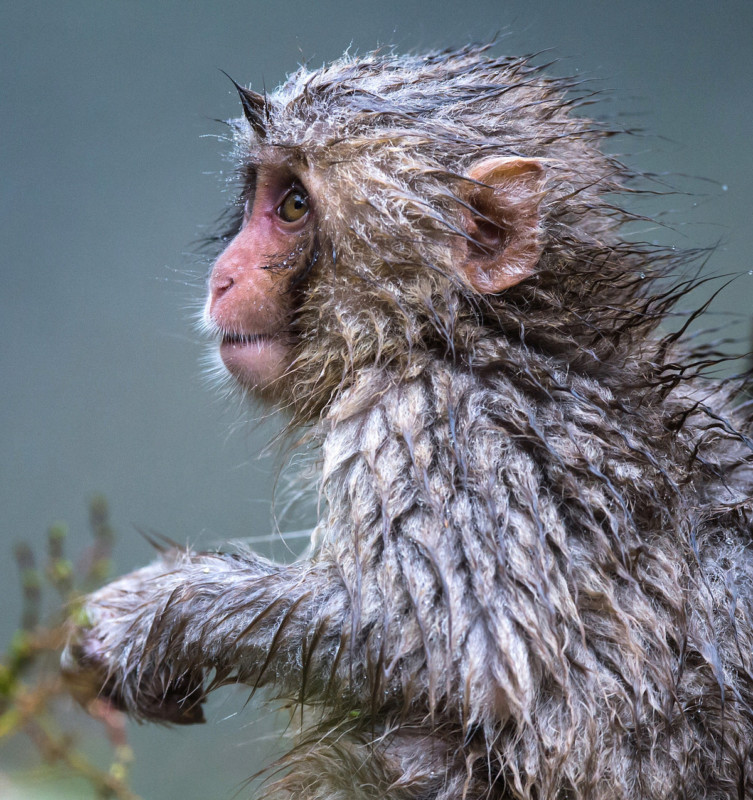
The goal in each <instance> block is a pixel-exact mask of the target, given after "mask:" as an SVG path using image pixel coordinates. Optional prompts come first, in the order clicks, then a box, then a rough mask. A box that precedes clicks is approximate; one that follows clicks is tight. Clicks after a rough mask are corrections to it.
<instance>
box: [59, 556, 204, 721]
mask: <svg viewBox="0 0 753 800" xmlns="http://www.w3.org/2000/svg"><path fill="white" fill-rule="evenodd" d="M185 560H186V554H166V555H165V557H164V559H163V560H162V561H160V562H157V563H155V564H152V565H151V566H148V567H145V568H144V569H140V570H138V571H136V572H132V573H131V574H130V575H126V576H124V577H123V578H120V579H119V580H117V581H114V582H113V583H110V584H108V585H107V586H104V587H102V588H101V589H99V590H98V591H97V592H95V593H93V594H91V595H89V596H88V597H86V598H84V600H83V602H82V604H81V606H80V607H79V609H78V611H77V612H75V613H74V615H73V619H72V620H71V622H70V631H69V636H68V642H67V645H66V647H65V650H64V652H63V655H62V659H61V666H62V671H63V675H64V678H65V680H66V683H67V685H68V687H69V690H70V692H71V694H72V695H73V696H74V697H75V698H76V699H77V700H78V701H79V702H80V703H81V704H82V705H83V706H84V707H85V708H94V706H95V705H96V703H95V701H98V700H99V701H105V702H106V703H107V704H108V705H109V706H111V707H113V708H116V709H118V710H122V711H126V712H127V713H129V714H130V715H132V716H134V717H137V718H141V719H151V720H157V721H162V722H168V723H174V724H191V723H196V722H203V721H204V715H203V712H202V708H201V704H202V703H203V701H204V699H205V691H204V677H205V676H204V673H205V670H204V669H203V668H201V667H198V668H196V666H194V665H192V664H191V663H190V661H189V660H188V659H185V658H182V657H181V656H180V654H179V653H176V651H175V650H174V648H173V645H174V644H175V639H176V636H177V634H178V633H179V632H178V631H173V630H170V629H169V628H165V626H164V625H161V624H160V622H161V621H162V620H163V619H164V618H165V616H166V615H168V616H169V611H170V608H171V606H172V604H173V603H176V602H179V601H180V594H181V578H180V574H181V569H180V567H181V565H182V563H184V562H185Z"/></svg>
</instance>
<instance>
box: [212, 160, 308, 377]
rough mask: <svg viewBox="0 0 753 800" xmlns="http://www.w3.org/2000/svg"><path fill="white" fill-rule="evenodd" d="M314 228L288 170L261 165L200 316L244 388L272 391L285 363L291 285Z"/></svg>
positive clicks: (290, 342) (214, 271)
mask: <svg viewBox="0 0 753 800" xmlns="http://www.w3.org/2000/svg"><path fill="white" fill-rule="evenodd" d="M312 224H313V212H312V210H311V207H310V199H309V197H308V194H307V192H306V190H305V189H304V188H303V186H302V185H301V184H300V182H298V181H297V180H296V178H295V177H294V175H293V174H292V173H291V172H290V170H289V169H288V168H286V167H284V166H280V165H265V166H262V167H260V168H259V171H258V173H257V175H256V186H255V191H254V193H253V196H252V197H250V198H249V200H248V201H247V203H246V206H245V208H244V215H243V226H242V228H241V230H240V231H239V232H238V234H237V235H236V237H235V238H234V239H233V241H232V242H230V244H229V245H228V246H227V248H226V249H225V250H224V252H223V253H222V254H221V255H220V257H219V258H218V259H217V262H216V263H215V265H214V268H213V269H212V273H211V275H210V277H209V298H208V301H207V306H206V310H205V317H206V320H207V322H208V323H209V326H210V327H211V328H213V329H216V330H217V331H218V332H219V334H220V336H221V339H220V356H221V358H222V361H223V363H224V364H225V367H226V368H227V370H228V371H229V372H230V373H231V375H233V377H234V378H235V379H236V380H237V381H238V382H239V383H240V384H241V385H243V386H244V387H246V388H248V389H254V390H261V391H264V390H271V391H273V392H274V389H275V386H274V384H275V383H276V382H277V381H278V380H279V379H280V378H281V377H282V375H283V374H284V373H285V371H286V369H287V368H288V366H289V364H290V359H291V350H292V345H293V341H294V337H293V335H292V333H291V332H290V319H291V315H292V312H293V310H294V308H293V298H292V296H291V292H290V287H291V281H292V279H293V278H294V277H295V276H296V275H298V274H300V271H301V270H303V269H304V268H305V264H306V260H307V258H308V257H309V251H310V241H311V236H310V233H311V226H312Z"/></svg>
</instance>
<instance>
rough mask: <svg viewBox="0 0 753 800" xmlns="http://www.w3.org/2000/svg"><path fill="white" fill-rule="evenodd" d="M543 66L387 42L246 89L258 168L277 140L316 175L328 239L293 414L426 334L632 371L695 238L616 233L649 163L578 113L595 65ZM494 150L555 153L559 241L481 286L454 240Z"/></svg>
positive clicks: (552, 168)
mask: <svg viewBox="0 0 753 800" xmlns="http://www.w3.org/2000/svg"><path fill="white" fill-rule="evenodd" d="M546 66H547V65H544V66H539V65H535V64H534V63H532V61H531V59H530V58H511V57H495V56H492V55H490V53H489V47H488V46H469V47H465V48H463V49H461V50H453V51H445V52H440V53H430V54H426V55H412V56H402V55H400V56H398V55H395V54H393V53H391V52H387V53H383V52H374V53H369V54H367V55H365V56H360V57H352V56H348V55H346V56H344V57H343V58H341V59H339V60H338V61H335V62H334V63H332V64H330V65H328V66H325V67H323V68H322V69H319V70H315V71H309V70H308V69H307V68H305V67H304V68H301V69H299V70H298V71H297V72H296V73H294V74H293V75H291V76H290V77H289V78H288V79H287V81H286V82H285V83H284V84H283V85H282V86H281V87H280V88H279V89H277V90H276V91H274V92H273V93H271V94H269V95H264V96H262V95H255V94H254V93H253V92H250V91H249V90H242V97H244V109H245V111H246V117H245V119H244V118H242V119H240V120H236V121H234V122H233V125H234V128H235V145H236V147H235V151H236V156H237V159H238V162H239V164H240V165H241V167H240V172H241V174H242V175H243V176H244V180H245V181H248V180H249V176H253V172H254V167H255V165H256V164H257V163H258V162H259V160H260V159H262V158H263V154H264V152H265V151H266V150H267V149H269V148H275V149H276V148H282V149H284V150H286V151H288V152H289V153H290V154H291V155H292V157H293V158H295V159H297V160H298V162H299V163H300V164H301V167H302V170H305V171H306V173H305V174H306V175H311V176H313V181H312V182H313V184H314V185H313V186H312V187H310V189H311V191H312V194H313V195H314V198H315V201H316V213H317V218H318V219H317V221H318V231H317V234H316V235H317V241H316V246H315V247H314V249H313V253H314V255H313V257H312V264H311V265H310V266H311V274H310V275H306V276H305V279H304V280H303V281H302V282H301V289H302V291H301V299H300V302H298V308H297V315H296V319H295V322H294V327H295V328H296V330H297V332H298V333H299V335H300V337H301V338H300V347H299V349H298V352H297V357H296V359H295V361H294V363H293V364H292V366H291V369H290V371H289V374H288V376H287V384H288V387H289V389H290V387H295V389H294V392H292V393H294V394H295V396H296V397H297V398H305V400H304V401H299V402H296V403H294V409H295V412H296V413H295V417H296V421H306V420H310V419H311V418H313V417H316V416H317V415H319V414H320V413H321V411H322V410H323V409H324V408H326V406H327V404H328V403H329V401H330V399H331V397H332V396H333V395H334V394H335V393H336V392H337V391H338V389H341V388H343V387H344V386H345V385H347V384H348V382H349V377H348V376H349V375H352V374H353V373H354V371H356V370H358V369H360V368H362V367H364V366H367V365H372V364H377V365H388V364H392V365H394V366H399V367H400V368H402V369H410V363H409V362H410V360H411V359H412V358H413V357H414V356H415V354H416V353H420V352H425V351H427V350H431V351H434V352H435V353H436V352H440V353H441V354H442V356H443V357H447V358H451V359H460V360H462V361H463V362H464V363H468V364H469V365H471V366H477V367H483V366H485V365H488V364H489V363H490V362H492V361H494V360H496V359H497V358H498V356H499V352H498V350H499V347H500V346H502V347H503V348H504V346H505V345H504V343H505V342H508V341H510V339H514V340H518V341H525V343H526V345H527V346H529V347H535V348H537V349H541V350H542V351H544V352H550V353H551V354H552V355H556V356H557V357H559V358H561V359H563V360H564V361H566V362H567V363H568V364H569V365H570V367H582V368H583V369H585V370H587V371H588V370H593V369H597V370H599V371H603V368H604V364H605V363H606V362H610V363H611V367H610V368H609V369H608V370H607V371H610V372H613V371H614V370H617V371H618V372H619V373H620V374H621V375H622V377H623V378H624V377H625V375H626V374H627V373H630V374H632V373H633V371H634V369H635V364H634V361H635V358H634V350H635V345H636V342H640V341H642V340H644V339H645V338H646V336H647V335H648V334H649V333H650V332H651V330H653V328H655V327H656V325H657V324H658V323H659V322H660V321H661V320H662V319H663V318H664V317H665V316H666V314H667V313H668V312H669V310H670V309H671V307H672V305H673V303H674V301H675V300H676V298H677V297H678V296H679V295H681V294H683V293H684V292H685V291H687V290H688V289H689V288H690V283H685V284H682V285H677V286H676V287H675V288H674V289H670V288H668V287H667V286H666V285H664V284H663V283H662V286H663V288H662V290H661V291H657V290H656V289H655V284H656V282H657V281H659V282H660V283H661V282H662V280H663V278H664V277H665V275H666V273H668V272H672V271H673V270H675V268H676V267H677V265H678V263H680V262H682V261H684V260H688V259H689V258H690V257H692V256H694V255H696V254H680V253H678V252H677V251H675V250H673V249H663V248H660V247H656V246H651V245H648V244H639V243H635V242H627V241H623V240H621V239H620V238H619V236H618V229H619V228H620V227H621V226H622V225H623V224H624V223H626V222H628V221H630V220H632V219H634V218H635V217H634V216H633V215H632V214H630V213H629V212H627V211H625V210H623V209H622V208H621V207H620V206H619V203H618V202H617V201H616V200H615V197H616V196H617V195H618V194H619V193H620V192H626V191H628V192H631V193H634V192H636V191H637V189H636V186H635V184H636V179H638V178H639V177H640V176H638V175H636V173H635V172H634V171H633V170H631V169H629V168H627V167H626V166H625V165H624V164H622V163H621V162H620V161H619V160H618V159H617V158H615V157H612V156H610V155H607V154H605V153H603V152H602V150H601V145H602V142H603V140H604V139H605V138H606V137H609V136H612V135H613V134H614V133H615V132H616V131H615V130H614V129H612V128H611V127H610V126H609V125H608V124H604V123H597V122H595V121H594V120H592V119H589V118H587V117H585V116H583V115H582V114H581V113H580V109H581V108H582V107H583V106H585V105H588V104H589V103H591V102H592V99H593V97H592V93H591V92H590V91H589V90H588V89H587V88H584V86H583V81H582V80H581V79H578V78H569V77H566V78H555V77H549V76H547V75H545V74H544V73H543V70H544V69H545V67H546ZM574 112H575V113H574ZM495 156H503V157H511V156H512V157H523V158H535V159H537V160H539V161H540V163H541V164H542V165H543V166H544V170H545V175H546V179H545V183H544V186H543V192H542V195H543V196H542V202H541V206H540V212H541V221H540V225H541V238H542V241H543V245H544V249H543V254H542V257H541V260H540V263H539V265H538V268H537V269H536V272H535V274H534V275H533V276H532V277H531V278H530V279H528V280H526V281H523V282H522V283H521V284H520V285H518V286H516V287H513V288H511V289H508V290H507V291H505V292H503V293H500V294H499V295H486V296H482V295H480V294H479V293H478V292H476V291H474V290H473V289H472V288H471V287H470V286H469V284H468V282H467V281H465V280H464V279H463V277H462V276H461V275H460V274H459V270H458V269H457V265H456V264H455V263H453V257H454V253H455V250H454V249H453V247H452V242H453V240H457V239H458V237H466V238H467V237H468V234H467V233H466V231H465V230H464V226H463V220H462V214H463V210H464V209H466V208H467V206H468V204H467V202H466V201H465V200H464V195H465V192H464V189H467V188H468V186H469V183H471V182H470V181H469V178H468V177H467V176H468V172H469V170H470V169H471V167H472V166H473V165H474V164H476V163H478V162H479V161H481V160H483V159H486V158H489V157H495ZM251 179H252V177H251ZM232 232H233V231H232V230H231V233H232ZM643 361H644V366H645V361H646V359H643ZM626 370H627V373H626ZM646 377H647V376H646V375H645V372H643V371H642V374H641V377H640V379H641V380H643V381H645V379H646ZM284 394H285V395H286V396H288V395H290V394H291V391H289V390H287V391H284Z"/></svg>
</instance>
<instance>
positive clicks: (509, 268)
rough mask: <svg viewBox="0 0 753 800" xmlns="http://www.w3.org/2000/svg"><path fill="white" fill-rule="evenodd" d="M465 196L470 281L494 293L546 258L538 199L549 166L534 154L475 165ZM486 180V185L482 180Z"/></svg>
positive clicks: (465, 266)
mask: <svg viewBox="0 0 753 800" xmlns="http://www.w3.org/2000/svg"><path fill="white" fill-rule="evenodd" d="M468 177H469V178H471V179H472V180H473V181H476V182H477V183H475V184H469V185H468V188H467V189H466V190H465V192H464V199H465V200H466V201H467V202H468V203H469V205H471V206H473V208H474V209H476V210H477V211H478V215H474V214H473V213H472V212H471V211H466V212H465V217H466V219H465V229H466V233H467V234H468V236H469V237H470V238H471V239H472V240H473V241H470V242H466V245H465V250H464V253H463V255H462V256H461V258H460V265H459V266H460V269H461V270H462V272H463V273H464V274H465V276H466V278H467V279H468V281H469V282H470V284H471V286H473V288H474V289H476V291H478V292H482V293H483V294H495V293H496V292H501V291H502V290H503V289H509V288H510V287H511V286H515V284H517V283H519V282H520V281H522V280H523V279H525V278H527V277H529V276H530V275H531V274H533V272H534V270H535V269H536V265H537V264H538V263H539V258H540V257H541V251H542V245H541V241H540V236H539V234H540V231H539V204H540V202H541V197H542V185H543V182H544V168H543V166H542V165H541V162H540V161H538V160H537V159H535V158H514V157H513V158H501V157H500V158H488V159H484V160H483V161H481V162H479V163H477V164H475V165H474V167H473V168H472V169H471V170H470V172H469V173H468ZM479 184H483V185H479Z"/></svg>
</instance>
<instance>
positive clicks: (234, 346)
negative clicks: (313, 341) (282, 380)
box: [220, 333, 287, 389]
mask: <svg viewBox="0 0 753 800" xmlns="http://www.w3.org/2000/svg"><path fill="white" fill-rule="evenodd" d="M220 358H221V359H222V362H223V363H224V365H225V368H226V369H227V371H228V372H229V373H230V374H231V375H232V376H233V377H234V378H235V379H236V380H237V381H238V382H239V383H240V384H242V385H243V386H246V387H248V388H249V389H261V388H263V387H264V386H268V385H270V384H272V383H274V381H275V380H276V379H277V378H278V377H279V376H280V375H281V374H282V372H283V371H284V368H285V362H286V358H287V347H286V344H285V342H284V341H283V339H281V337H280V336H279V335H275V334H270V333H223V334H222V337H221V339H220Z"/></svg>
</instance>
